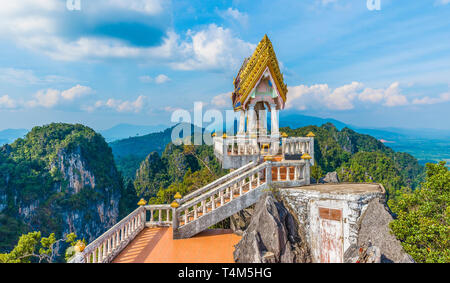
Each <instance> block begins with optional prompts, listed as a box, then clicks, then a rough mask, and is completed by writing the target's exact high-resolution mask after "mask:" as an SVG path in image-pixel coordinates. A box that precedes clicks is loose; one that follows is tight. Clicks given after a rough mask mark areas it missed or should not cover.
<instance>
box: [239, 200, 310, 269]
mask: <svg viewBox="0 0 450 283" xmlns="http://www.w3.org/2000/svg"><path fill="white" fill-rule="evenodd" d="M243 226H244V225H241V226H240V227H243ZM234 260H235V261H236V262H244V263H278V262H311V257H310V253H309V249H308V247H307V245H306V240H305V237H304V232H303V231H302V230H301V229H300V228H299V227H298V224H297V222H296V220H295V218H294V216H293V215H292V214H291V213H290V212H289V211H288V210H287V209H286V207H285V206H284V204H283V203H282V202H281V201H278V200H276V199H275V197H274V195H273V194H272V193H265V194H264V195H263V196H262V197H261V199H260V200H259V202H258V203H257V204H256V206H255V209H254V211H253V215H252V217H251V221H250V223H249V225H248V227H247V229H246V230H245V232H244V233H243V236H242V239H241V241H240V242H239V243H238V244H237V245H236V249H235V252H234Z"/></svg>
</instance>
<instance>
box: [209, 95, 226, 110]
mask: <svg viewBox="0 0 450 283" xmlns="http://www.w3.org/2000/svg"><path fill="white" fill-rule="evenodd" d="M211 104H212V105H214V106H216V107H220V108H225V107H230V106H231V93H230V92H227V93H222V94H219V95H216V96H214V97H213V99H212V100H211Z"/></svg>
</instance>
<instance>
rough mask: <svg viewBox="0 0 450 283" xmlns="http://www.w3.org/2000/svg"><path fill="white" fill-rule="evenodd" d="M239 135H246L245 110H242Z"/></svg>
mask: <svg viewBox="0 0 450 283" xmlns="http://www.w3.org/2000/svg"><path fill="white" fill-rule="evenodd" d="M237 135H238V136H243V135H245V110H241V115H240V116H239V131H238V134H237Z"/></svg>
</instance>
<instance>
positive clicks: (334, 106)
mask: <svg viewBox="0 0 450 283" xmlns="http://www.w3.org/2000/svg"><path fill="white" fill-rule="evenodd" d="M356 102H368V103H380V104H383V105H384V106H388V107H393V106H401V105H406V104H408V100H407V99H406V97H405V96H404V95H402V94H401V93H400V89H399V84H398V83H397V82H395V83H393V84H391V85H390V86H389V87H388V88H386V89H371V88H365V87H364V84H362V83H360V82H352V83H351V84H347V85H343V86H341V87H337V88H336V89H334V90H333V89H331V88H330V87H329V86H328V85H327V84H316V85H312V86H306V85H299V86H293V87H289V93H288V100H287V104H286V107H287V108H294V109H299V110H305V109H310V108H321V107H326V108H328V109H331V110H350V109H353V108H355V103H356Z"/></svg>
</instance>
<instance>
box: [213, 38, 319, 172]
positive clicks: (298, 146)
mask: <svg viewBox="0 0 450 283" xmlns="http://www.w3.org/2000/svg"><path fill="white" fill-rule="evenodd" d="M233 84H234V91H233V93H232V95H231V102H232V106H233V109H234V111H238V112H240V115H239V128H238V132H237V134H236V136H235V137H226V136H223V137H215V138H214V148H215V152H216V155H217V157H218V158H219V159H220V160H221V161H222V164H223V167H224V168H225V169H231V168H240V167H241V166H243V165H245V164H247V163H248V162H250V161H257V160H258V159H259V158H260V157H261V156H267V155H272V156H274V159H276V160H280V158H282V156H281V155H282V152H284V153H286V154H285V156H284V158H285V159H287V160H291V159H300V157H301V155H303V154H304V153H307V152H309V150H311V153H313V149H314V147H313V139H310V138H312V137H314V135H313V134H312V133H311V134H310V135H309V136H308V137H307V138H303V139H292V138H291V139H284V142H282V141H281V140H280V138H286V136H285V134H282V135H280V132H279V118H278V117H279V115H278V113H279V110H282V109H284V106H285V104H286V99H287V92H288V90H287V86H286V84H285V83H284V81H283V74H282V73H281V72H280V67H279V64H278V60H277V57H276V55H275V51H274V50H273V46H272V43H271V42H270V40H269V38H268V37H267V35H264V38H263V39H262V40H261V42H260V43H259V44H258V46H257V47H256V50H255V51H254V52H253V54H252V56H251V57H248V58H246V59H245V60H244V63H243V64H242V66H241V68H240V69H239V72H238V74H237V76H236V78H235V79H234V82H233ZM268 113H270V131H269V129H268V121H267V118H268V117H267V114H268ZM280 144H281V147H283V145H284V148H282V150H283V151H280ZM306 146H309V147H310V148H308V150H307V149H306ZM313 162H314V161H312V164H313Z"/></svg>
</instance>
